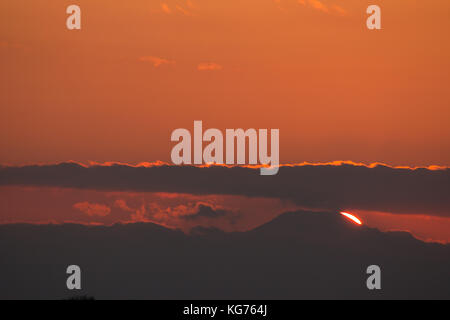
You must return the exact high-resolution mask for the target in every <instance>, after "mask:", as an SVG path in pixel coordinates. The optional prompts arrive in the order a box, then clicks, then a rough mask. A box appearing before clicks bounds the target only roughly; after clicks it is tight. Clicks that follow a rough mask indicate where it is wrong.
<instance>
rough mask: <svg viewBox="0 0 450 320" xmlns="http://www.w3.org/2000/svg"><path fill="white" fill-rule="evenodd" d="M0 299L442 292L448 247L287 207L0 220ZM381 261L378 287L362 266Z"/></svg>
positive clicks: (420, 295)
mask: <svg viewBox="0 0 450 320" xmlns="http://www.w3.org/2000/svg"><path fill="white" fill-rule="evenodd" d="M0 256H1V257H2V263H1V264H0V271H1V272H0V283H1V288H2V290H1V291H0V298H1V299H13V298H18V299H61V298H67V297H70V296H72V295H73V294H74V293H73V291H69V290H67V289H66V278H67V276H68V275H67V274H66V273H65V271H66V268H67V266H68V265H71V264H76V265H78V266H80V268H81V270H82V280H81V281H82V290H79V291H77V292H76V293H77V294H78V295H83V294H84V295H89V296H94V297H95V298H96V299H316V298H317V299H432V298H434V299H450V245H443V244H438V243H426V242H423V241H420V240H417V239H415V238H414V237H412V236H411V234H409V233H407V232H381V231H379V230H377V229H373V228H368V227H365V226H358V225H355V224H354V223H352V222H349V221H348V220H347V219H345V218H343V217H342V216H341V215H339V214H337V213H335V212H320V213H313V212H306V211H298V212H288V213H285V214H282V215H280V216H279V217H277V218H275V219H274V220H272V221H270V222H269V223H267V224H264V225H262V226H260V227H257V228H255V229H253V230H250V231H247V232H233V233H226V232H222V231H220V230H217V229H207V228H195V229H193V230H192V232H191V233H190V234H185V233H183V232H181V231H179V230H171V229H167V228H164V227H162V226H159V225H156V224H152V223H135V224H115V225H112V226H84V225H77V224H62V225H31V224H10V225H2V226H0ZM373 264H375V265H378V266H380V268H381V290H369V289H367V286H366V279H367V278H368V277H369V275H368V274H367V273H366V269H367V267H368V266H370V265H373Z"/></svg>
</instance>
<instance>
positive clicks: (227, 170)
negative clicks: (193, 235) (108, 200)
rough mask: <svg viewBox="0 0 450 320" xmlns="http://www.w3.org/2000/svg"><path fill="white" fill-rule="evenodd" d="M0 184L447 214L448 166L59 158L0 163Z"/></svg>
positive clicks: (325, 208)
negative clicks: (267, 171)
mask: <svg viewBox="0 0 450 320" xmlns="http://www.w3.org/2000/svg"><path fill="white" fill-rule="evenodd" d="M0 185H3V186H10V185H23V186H53V187H62V188H79V189H92V190H103V191H137V192H170V193H174V192H175V193H189V194H194V195H208V194H209V195H211V194H217V195H240V196H246V197H268V198H278V199H282V200H289V201H292V202H293V203H295V204H297V205H300V206H303V207H308V208H317V209H324V210H340V209H360V210H372V211H382V212H391V213H399V214H416V213H417V214H428V215H436V216H446V217H449V216H450V197H449V196H448V195H449V194H450V170H449V169H439V170H430V169H425V168H416V169H409V168H391V167H388V166H384V165H377V166H374V167H368V166H362V165H352V164H341V165H292V166H283V167H282V168H280V171H279V173H278V175H276V176H260V175H259V170H258V169H254V168H247V167H225V166H209V167H193V166H172V165H155V166H146V167H144V166H137V167H136V166H129V165H121V164H116V165H107V166H104V165H94V166H83V165H80V164H77V163H61V164H55V165H33V166H23V167H2V168H0Z"/></svg>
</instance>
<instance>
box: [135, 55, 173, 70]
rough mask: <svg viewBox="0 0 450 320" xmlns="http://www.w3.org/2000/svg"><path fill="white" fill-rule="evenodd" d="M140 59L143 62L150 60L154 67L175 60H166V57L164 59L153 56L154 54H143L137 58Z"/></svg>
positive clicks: (171, 62)
mask: <svg viewBox="0 0 450 320" xmlns="http://www.w3.org/2000/svg"><path fill="white" fill-rule="evenodd" d="M139 60H140V61H143V62H150V63H151V64H153V66H154V67H155V68H157V67H159V66H161V65H164V64H175V61H173V60H168V59H164V58H159V57H155V56H143V57H140V58H139Z"/></svg>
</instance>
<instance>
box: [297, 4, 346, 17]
mask: <svg viewBox="0 0 450 320" xmlns="http://www.w3.org/2000/svg"><path fill="white" fill-rule="evenodd" d="M298 3H299V4H301V5H303V6H305V7H310V8H313V9H315V10H318V11H322V12H324V13H332V14H339V15H346V14H347V11H346V10H345V9H344V8H342V7H341V6H339V5H336V4H333V5H326V4H325V3H323V2H322V1H320V0H298Z"/></svg>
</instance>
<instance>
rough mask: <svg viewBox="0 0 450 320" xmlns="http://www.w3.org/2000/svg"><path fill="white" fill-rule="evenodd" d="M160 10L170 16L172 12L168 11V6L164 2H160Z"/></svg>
mask: <svg viewBox="0 0 450 320" xmlns="http://www.w3.org/2000/svg"><path fill="white" fill-rule="evenodd" d="M161 10H162V11H163V12H164V13H167V14H171V13H172V10H170V8H169V6H168V5H167V3H165V2H161Z"/></svg>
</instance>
